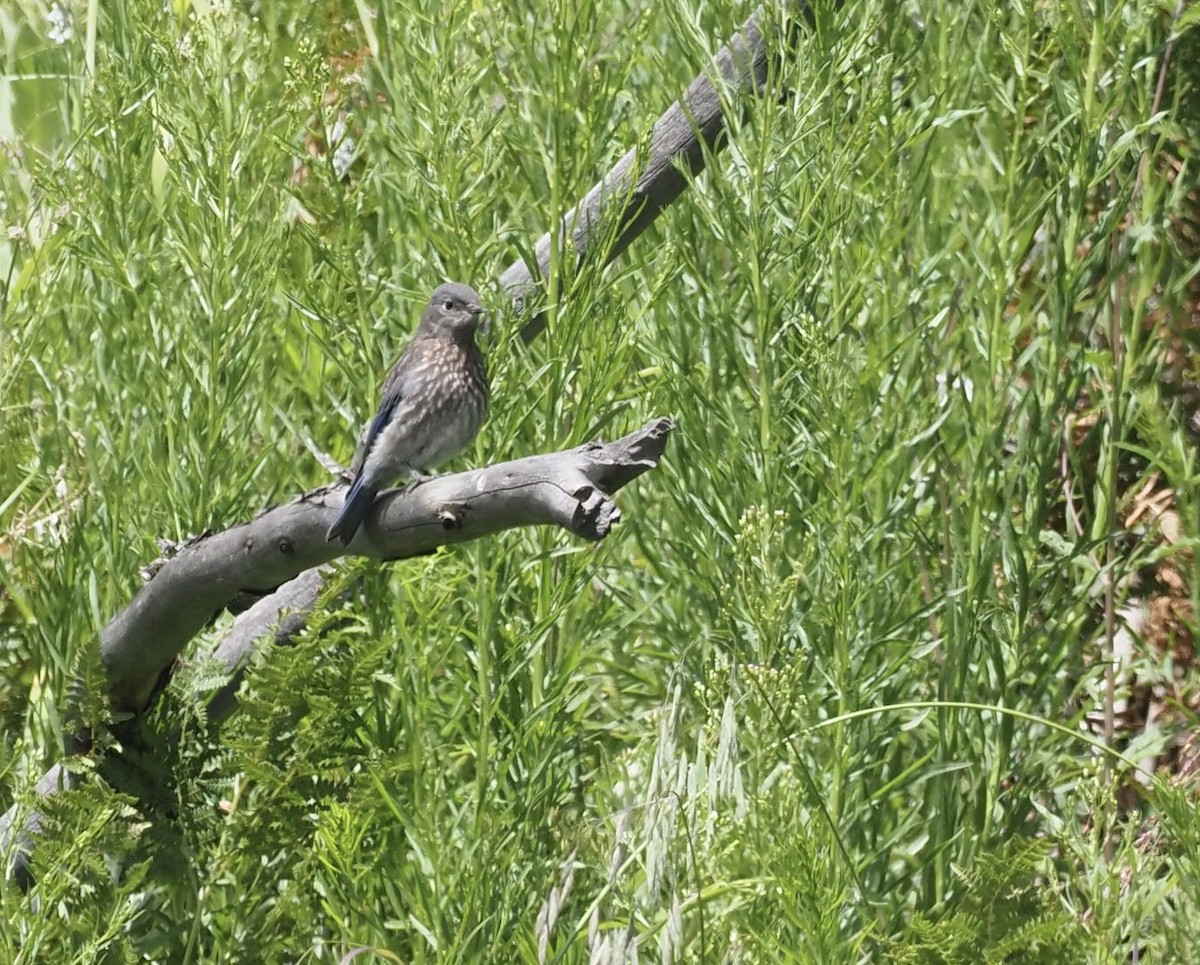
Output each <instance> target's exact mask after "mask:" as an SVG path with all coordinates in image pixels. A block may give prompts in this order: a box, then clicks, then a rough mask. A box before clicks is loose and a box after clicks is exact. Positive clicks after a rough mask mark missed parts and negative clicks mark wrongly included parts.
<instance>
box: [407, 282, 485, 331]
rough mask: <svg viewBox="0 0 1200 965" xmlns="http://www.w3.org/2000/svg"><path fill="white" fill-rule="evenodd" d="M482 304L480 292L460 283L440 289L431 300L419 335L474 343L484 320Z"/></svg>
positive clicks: (443, 286)
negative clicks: (476, 332)
mask: <svg viewBox="0 0 1200 965" xmlns="http://www.w3.org/2000/svg"><path fill="white" fill-rule="evenodd" d="M479 301H480V299H479V292H477V291H476V290H475V289H474V288H472V287H471V286H470V285H462V284H459V283H458V282H448V283H447V284H445V285H439V286H438V287H437V288H435V289H434V291H433V294H432V295H431V296H429V304H428V305H427V306H426V307H425V311H424V313H423V314H422V315H421V325H420V328H419V329H418V330H417V334H418V335H426V336H432V337H434V338H452V339H455V340H457V341H467V342H469V341H471V339H472V338H473V337H474V336H475V330H476V329H477V328H479V323H480V322H481V321H482V320H483V307H482V306H481V305H480V304H479Z"/></svg>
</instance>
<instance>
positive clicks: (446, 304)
mask: <svg viewBox="0 0 1200 965" xmlns="http://www.w3.org/2000/svg"><path fill="white" fill-rule="evenodd" d="M453 307H454V302H452V301H450V299H446V300H445V301H444V302H442V308H444V309H446V311H450V309H452V308H453Z"/></svg>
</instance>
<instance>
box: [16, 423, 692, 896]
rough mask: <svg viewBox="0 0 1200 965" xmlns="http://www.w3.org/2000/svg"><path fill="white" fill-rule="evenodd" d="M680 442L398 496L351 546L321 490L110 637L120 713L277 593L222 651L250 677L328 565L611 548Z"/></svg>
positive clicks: (182, 561) (227, 544)
mask: <svg viewBox="0 0 1200 965" xmlns="http://www.w3.org/2000/svg"><path fill="white" fill-rule="evenodd" d="M671 429H672V424H671V421H670V420H669V419H655V420H652V421H651V422H649V423H647V424H646V425H645V426H643V427H642V428H641V429H639V430H637V431H636V432H632V433H630V434H629V435H627V436H625V437H624V438H622V439H618V440H616V441H614V442H607V443H605V442H592V443H588V444H586V445H582V446H579V447H577V448H575V449H567V450H564V451H562V452H554V453H549V454H547V455H540V456H527V457H525V458H524V459H517V460H514V461H512V462H505V463H499V464H498V465H494V466H488V467H486V468H484V469H474V470H471V471H468V472H461V473H455V474H453V475H445V476H437V477H434V478H433V479H430V480H429V481H427V482H424V483H422V484H421V485H419V486H417V487H416V488H415V489H412V490H410V491H404V490H399V489H397V490H392V491H390V492H387V493H384V494H382V495H381V496H380V497H379V499H378V501H377V502H376V504H375V508H374V509H373V510H372V512H371V516H370V517H369V518H368V521H367V523H366V525H364V526H363V527H362V528H361V529H360V530H359V531H358V533H357V534H356V536H355V538H354V540H353V541H352V542H351V543H350V545H349V547H343V546H342V545H341V544H340V543H337V542H330V541H329V540H328V539H326V535H325V534H326V532H327V530H328V529H329V524H330V523H332V522H333V519H334V517H335V516H336V514H337V511H338V510H339V509H340V508H341V504H342V497H343V496H344V495H345V492H346V486H345V484H343V483H337V484H333V485H329V486H321V487H319V488H317V489H314V490H311V491H310V492H307V493H304V494H302V495H300V496H297V497H296V498H295V499H293V500H292V501H291V502H289V503H287V504H285V505H283V506H277V507H275V508H273V509H269V510H267V511H265V512H263V513H261V514H260V515H259V516H258V517H257V518H256V519H254V520H252V521H251V522H249V523H245V524H243V525H240V526H235V527H233V528H232V529H228V530H226V531H224V532H222V533H215V534H209V535H205V536H202V537H200V538H198V539H196V540H193V541H192V542H191V543H189V544H188V545H187V546H185V547H184V548H183V549H182V550H180V552H179V553H178V555H176V556H174V557H173V558H171V559H169V560H167V561H166V562H165V563H164V564H163V565H162V566H161V568H160V569H159V570H158V571H157V572H156V573H155V575H154V576H153V577H152V578H151V580H150V581H149V582H148V583H147V584H146V585H145V586H143V587H142V589H141V590H140V591H139V592H138V594H137V595H136V596H135V597H134V598H133V600H132V602H131V603H130V604H129V606H127V607H126V608H125V609H124V610H122V611H121V612H120V613H119V614H117V616H116V617H115V618H114V619H113V620H112V622H111V623H109V624H108V626H106V627H105V628H104V630H103V631H102V632H101V634H100V654H101V659H102V661H103V663H104V667H105V669H106V671H107V674H108V685H109V698H110V702H111V704H112V707H113V710H114V711H116V712H119V713H120V712H124V713H133V714H137V713H140V712H142V711H144V710H145V709H146V707H147V706H148V704H149V702H150V700H151V698H152V696H153V694H154V693H155V691H156V688H157V685H158V682H159V680H160V679H161V677H162V675H163V672H164V671H165V670H167V669H168V668H169V667H170V666H171V665H172V663H173V662H174V660H175V658H176V657H177V656H178V655H179V653H180V652H181V651H182V650H183V648H184V646H185V645H186V644H187V643H188V642H189V641H190V640H191V639H192V638H193V637H194V636H195V635H196V634H197V633H199V632H200V631H201V630H202V629H203V628H204V627H205V626H207V625H208V624H209V622H210V621H211V620H212V619H213V618H214V617H215V616H216V615H217V614H219V613H220V612H221V611H222V610H223V609H225V608H226V607H227V606H228V605H229V604H230V602H231V601H233V600H235V599H237V598H238V597H240V596H241V595H243V594H244V593H246V592H247V591H250V592H253V593H262V592H268V593H270V594H271V595H270V596H269V597H267V598H266V599H264V600H261V601H259V603H257V604H256V605H255V606H253V607H251V608H250V609H249V610H247V611H245V612H244V613H243V614H241V615H240V616H239V618H238V620H237V621H235V624H234V629H233V631H232V632H231V633H230V634H229V635H228V636H227V637H226V638H225V640H224V641H222V643H221V644H220V646H219V647H218V650H217V655H218V658H219V659H222V660H223V661H225V664H226V667H227V669H228V670H229V671H230V673H235V672H236V671H238V670H239V669H240V668H241V667H242V666H243V665H244V663H245V661H246V659H247V658H248V657H249V655H250V653H251V652H252V650H253V649H254V647H255V646H256V645H257V644H258V643H259V642H261V641H262V640H264V639H274V638H275V637H276V631H274V630H273V629H272V628H273V627H276V626H278V625H279V621H280V619H281V618H282V617H285V616H286V613H285V611H287V612H290V613H291V615H292V619H293V620H296V621H297V623H298V624H299V625H302V624H303V614H304V613H305V612H307V609H308V608H309V607H311V606H312V604H313V602H315V600H316V597H317V593H318V592H319V590H320V588H321V585H322V582H323V573H322V568H323V565H324V564H326V563H328V562H329V561H330V560H333V559H335V558H336V557H338V556H341V555H343V554H345V553H347V552H348V553H350V554H353V555H359V556H369V557H375V558H378V559H387V560H396V559H404V558H406V557H411V556H419V555H422V554H424V553H430V552H432V551H433V550H435V549H437V548H438V547H441V546H448V545H450V544H453V543H464V542H467V541H468V540H474V539H479V538H480V537H482V536H489V535H491V534H493V533H498V532H500V531H502V530H506V529H514V528H516V527H518V526H543V525H554V526H561V527H562V528H563V529H566V530H568V531H570V532H571V533H574V534H575V535H576V536H581V537H583V538H584V539H590V540H600V539H603V538H604V537H605V536H606V535H607V534H608V532H609V530H610V529H611V528H612V526H613V524H614V523H615V522H616V521H617V520H618V519H620V516H621V514H620V510H618V509H617V506H616V504H615V503H613V501H612V499H611V498H610V497H611V496H612V494H613V493H615V492H616V491H617V490H618V489H620V488H621V487H623V486H624V485H626V484H627V483H629V482H630V481H632V480H633V479H636V478H637V477H638V476H640V475H641V474H642V473H644V472H646V471H647V470H648V469H652V468H653V467H654V466H655V465H657V464H658V460H659V459H660V458H661V456H662V454H663V451H664V450H665V448H666V445H667V438H668V436H669V435H670V432H671ZM272 591H275V592H272ZM290 629H291V630H292V632H294V630H295V629H296V627H295V626H293V627H292V628H290ZM232 700H233V691H232V690H231V689H228V688H227V689H225V690H223V691H222V692H221V694H218V697H217V698H216V700H215V701H214V704H213V707H212V709H213V710H214V711H215V712H216V713H217V714H218V715H221V714H224V713H226V712H228V709H229V707H230V706H231V704H232ZM66 783H67V775H66V773H65V771H63V769H62V768H61V767H56V768H55V769H54V770H53V771H51V772H50V773H49V774H47V775H46V776H45V777H44V778H43V779H42V780H41V781H40V782H39V784H38V788H37V791H38V794H39V796H45V795H48V794H52V793H55V792H56V791H58V790H61V789H62V788H63V787H64V786H65V785H66ZM14 813H15V811H14V810H10V811H9V812H8V813H7V814H5V815H4V816H3V817H2V818H0V854H4V853H5V852H6V851H7V850H8V848H9V846H10V845H11V844H13V843H14V842H13V828H12V822H13V820H14ZM39 827H40V819H39V816H38V815H37V814H36V813H34V814H32V815H29V816H28V817H27V818H26V820H25V822H24V824H23V825H22V827H21V828H20V829H19V831H18V835H17V840H16V842H15V848H14V850H15V851H16V852H17V858H18V861H17V870H18V872H19V873H20V874H21V875H22V877H23V878H25V877H27V867H26V865H25V861H24V856H25V854H27V852H28V847H29V842H30V840H31V838H32V837H33V836H34V835H36V833H37V831H38V828H39Z"/></svg>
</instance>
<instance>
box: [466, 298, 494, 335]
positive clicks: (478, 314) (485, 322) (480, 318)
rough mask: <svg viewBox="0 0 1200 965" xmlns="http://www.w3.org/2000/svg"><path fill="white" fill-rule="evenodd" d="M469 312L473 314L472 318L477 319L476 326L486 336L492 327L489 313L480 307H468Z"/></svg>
mask: <svg viewBox="0 0 1200 965" xmlns="http://www.w3.org/2000/svg"><path fill="white" fill-rule="evenodd" d="M467 311H468V312H469V313H470V314H471V317H472V318H474V319H476V325H477V326H478V328H479V330H480V331H481V332H483V334H484V335H486V334H487V333H488V329H489V328H490V327H491V319H490V318H489V317H488V313H487V312H486V311H485V310H484V309H483V308H482V307H481V306H479V305H468V306H467Z"/></svg>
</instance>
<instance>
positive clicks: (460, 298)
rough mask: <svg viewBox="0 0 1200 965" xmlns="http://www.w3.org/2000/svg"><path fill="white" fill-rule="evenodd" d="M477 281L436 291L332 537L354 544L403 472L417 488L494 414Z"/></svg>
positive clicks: (391, 380) (394, 374)
mask: <svg viewBox="0 0 1200 965" xmlns="http://www.w3.org/2000/svg"><path fill="white" fill-rule="evenodd" d="M480 301H481V299H480V297H479V293H478V292H477V291H475V289H474V288H472V287H471V286H470V285H464V284H460V283H458V282H448V283H447V284H444V285H439V286H438V287H437V288H436V289H434V292H433V294H432V295H431V296H430V298H429V304H428V305H427V306H426V307H425V311H424V312H423V313H422V314H421V321H420V324H418V325H417V330H416V332H415V333H414V334H413V337H412V339H411V340H410V341H409V343H408V344H407V345H406V346H405V347H404V350H403V351H402V352H401V353H400V357H399V358H398V359H397V360H396V364H395V365H394V366H392V371H391V373H390V374H389V375H388V377H387V380H386V381H385V382H384V383H383V389H382V392H381V393H380V394H381V398H380V402H379V410H378V411H377V412H376V413H375V417H374V418H373V419H372V420H371V423H370V425H369V426H368V427H367V431H366V435H365V436H364V438H363V443H362V445H361V447H360V449H359V454H358V456H357V457H356V458H355V460H354V465H353V466H352V467H351V470H352V472H353V473H354V476H353V481H352V482H351V484H350V490H349V492H347V493H346V500H345V502H344V504H343V505H342V509H341V512H340V513H339V514H338V517H337V519H336V520H334V523H333V525H332V526H330V527H329V532H328V534H327V535H326V538H327V539H328V540H330V541H332V540H334V539H339V540H341V542H342V544H343V545H346V546H348V545H349V544H350V541H351V540H353V539H354V534H355V533H357V532H358V529H359V527H360V526H362V523H363V520H365V519H366V518H367V514H368V513H369V512H370V510H371V506H372V505H373V504H374V502H375V497H376V496H377V495H378V493H379V490H380V489H382V488H384V487H385V486H388V485H390V484H391V483H392V482H393V481H394V480H396V479H398V478H400V477H401V476H403V475H404V474H406V473H407V474H408V475H409V476H410V477H412V478H411V482H410V483H409V485H410V486H414V485H418V484H419V483H421V482H422V481H424V480H425V479H427V478H429V477H428V476H427V475H426V471H427V470H429V469H432V468H433V467H434V466H438V465H440V464H441V463H443V462H445V461H446V460H448V459H451V458H453V457H454V456H456V455H458V453H460V452H462V450H463V449H464V448H465V447H466V446H467V444H468V443H470V442H471V440H472V439H474V438H475V435H476V433H478V432H479V428H480V426H482V425H483V421H484V419H485V418H486V417H487V409H488V398H489V395H490V391H489V388H488V378H487V363H486V360H485V359H484V356H483V352H481V351H480V349H479V347H478V346H477V345H476V344H475V332H476V330H477V329H478V328H479V325H480V322H481V320H482V316H483V314H484V310H483V308H482V307H481V305H480Z"/></svg>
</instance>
